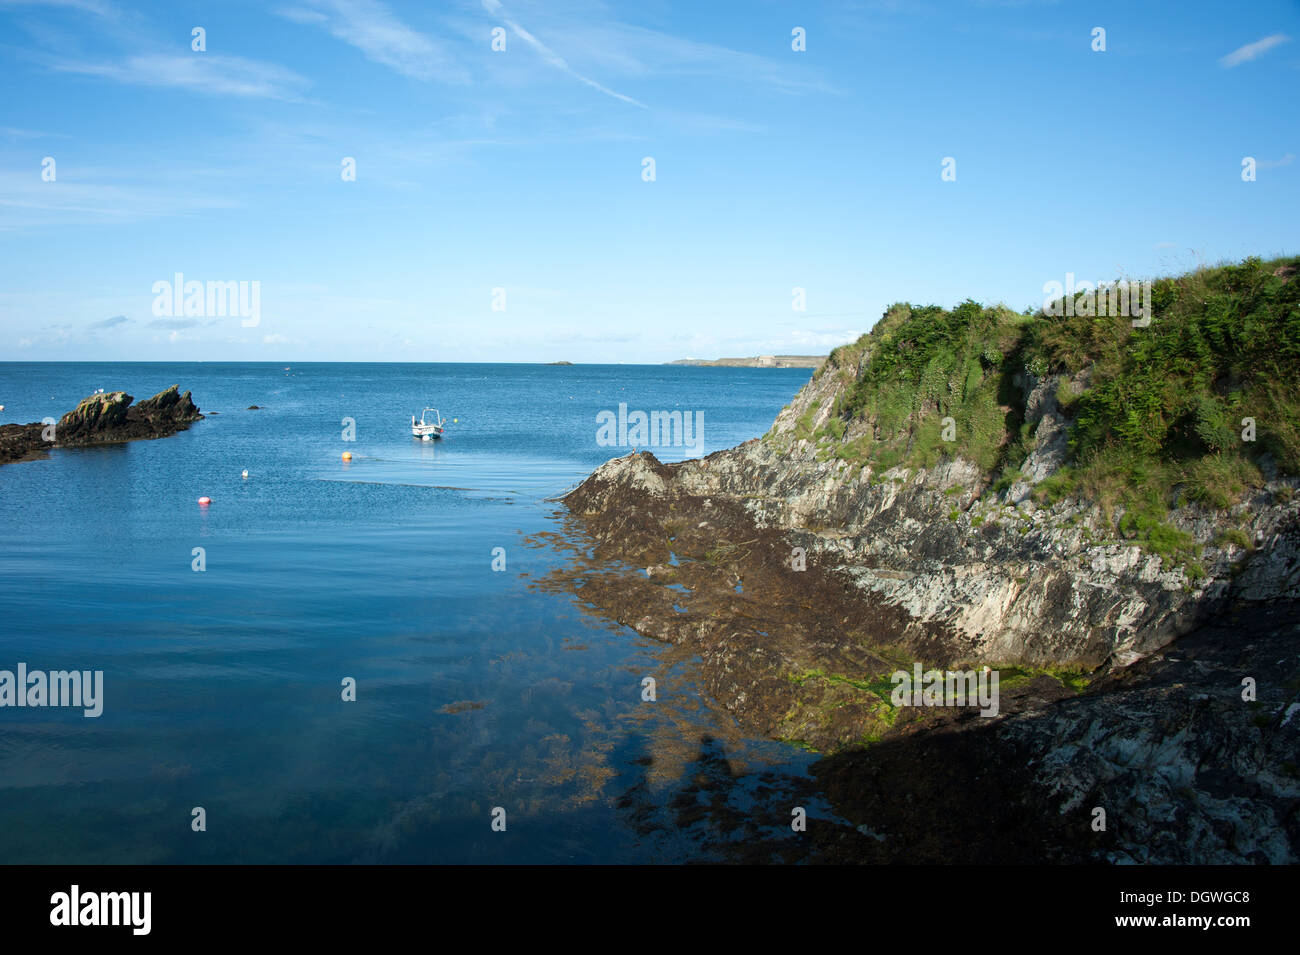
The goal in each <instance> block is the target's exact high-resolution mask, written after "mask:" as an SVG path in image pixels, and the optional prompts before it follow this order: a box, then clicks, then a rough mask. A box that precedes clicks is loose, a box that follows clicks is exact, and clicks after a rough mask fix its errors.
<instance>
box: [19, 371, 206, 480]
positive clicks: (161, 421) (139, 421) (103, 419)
mask: <svg viewBox="0 0 1300 955" xmlns="http://www.w3.org/2000/svg"><path fill="white" fill-rule="evenodd" d="M133 402H135V399H134V398H133V397H132V396H131V395H128V394H127V393H126V392H124V391H112V392H108V393H107V394H105V393H99V394H93V395H89V396H87V397H85V398H83V399H81V401H80V402H79V403H78V404H77V407H76V408H74V409H73V410H72V411H69V412H68V413H67V414H65V415H63V417H62V418H60V419H59V420H58V422H56V423H54V424H51V425H46V424H43V423H41V422H39V421H37V422H33V423H31V424H7V425H0V464H9V463H11V462H14V461H30V460H34V459H37V458H41V457H45V456H46V454H47V453H48V451H49V449H50V448H70V447H77V446H84V445H89V444H114V443H118V442H122V441H139V440H145V439H151V438H163V437H167V436H168V435H171V434H175V433H176V432H177V431H183V430H185V429H186V428H188V427H189V426H190V425H191V424H193V423H194V422H195V421H199V420H200V419H202V418H203V415H202V414H200V413H199V409H198V406H197V405H195V404H194V401H193V399H192V398H191V397H190V393H189V392H188V391H187V392H185V393H184V394H181V393H180V389H179V387H178V386H177V385H172V386H171V387H170V388H166V389H164V390H163V391H160V392H158V394H156V395H154V396H153V397H152V398H146V399H145V400H143V401H141V402H139V403H133Z"/></svg>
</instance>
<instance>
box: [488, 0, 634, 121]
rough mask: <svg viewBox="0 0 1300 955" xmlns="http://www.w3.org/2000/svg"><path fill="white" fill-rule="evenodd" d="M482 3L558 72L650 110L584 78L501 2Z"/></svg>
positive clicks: (494, 0)
mask: <svg viewBox="0 0 1300 955" xmlns="http://www.w3.org/2000/svg"><path fill="white" fill-rule="evenodd" d="M482 2H483V9H484V10H486V11H487V12H488V13H490V14H492V16H494V17H497V18H499V19H500V20H501V22H502V23H504V24H505V25H506V26H508V27H509V28H510V30H511V31H512V32H513V33H514V35H515V36H517V37H519V39H521V40H523V41H524V42H525V43H527V44H528V45H529V46H531V47H532V48H533V49H534V50H535V51H536V52H537V54H538V55H539V56H541V58H542V59H543V60H544V61H545V62H546V63H548V64H550V65H551V66H553V67H555V68H556V69H557V70H561V71H563V72H565V73H567V74H569V76H572V77H573V78H574V79H575V80H577V81H578V82H580V83H585V84H586V85H587V86H590V87H591V88H592V89H594V90H599V91H600V92H602V93H604V94H605V95H606V96H612V97H613V98H614V99H616V100H621V101H622V102H624V103H630V104H631V105H633V106H638V107H640V108H641V109H649V107H648V106H646V104H645V103H642V102H641V101H640V100H635V99H633V98H632V97H630V96H625V95H624V94H622V93H619V92H617V91H616V90H612V89H610V88H609V87H608V86H605V85H603V84H601V83H598V82H596V81H595V80H593V79H591V78H590V77H588V76H583V75H582V74H581V73H579V72H578V71H577V70H575V69H574V68H573V67H571V66H569V64H568V63H567V62H566V61H565V59H564V57H562V56H560V54H558V53H556V52H555V51H554V50H552V49H551V48H550V47H549V46H547V45H546V44H545V43H543V42H542V41H541V40H539V39H537V37H535V36H533V35H532V34H531V33H529V32H528V31H527V30H525V29H524V28H523V27H522V26H520V25H519V24H518V23H516V22H515V21H514V20H512V19H511V18H510V17H509V16H507V15H506V13H505V10H504V9H503V8H502V6H501V2H500V0H482Z"/></svg>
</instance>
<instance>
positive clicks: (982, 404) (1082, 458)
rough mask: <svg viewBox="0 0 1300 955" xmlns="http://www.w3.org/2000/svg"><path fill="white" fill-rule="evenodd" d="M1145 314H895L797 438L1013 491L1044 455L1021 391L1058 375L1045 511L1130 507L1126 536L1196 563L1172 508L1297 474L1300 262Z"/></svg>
mask: <svg viewBox="0 0 1300 955" xmlns="http://www.w3.org/2000/svg"><path fill="white" fill-rule="evenodd" d="M1150 302H1151V307H1152V321H1151V323H1150V325H1149V326H1147V327H1145V328H1134V327H1133V324H1132V318H1131V317H1130V316H1118V317H1097V316H1095V315H1092V314H1079V313H1080V312H1085V311H1088V309H1086V307H1085V306H1086V305H1087V301H1086V300H1085V299H1084V298H1083V297H1082V296H1076V303H1077V305H1076V308H1075V312H1076V314H1074V315H1069V316H1067V315H1064V314H1059V315H1053V314H1048V313H1047V312H1045V311H1044V310H1039V311H1037V312H1032V311H1029V310H1026V311H1025V312H1023V313H1016V312H1013V311H1011V310H1010V309H1007V308H1005V307H1002V306H995V307H986V306H982V305H980V304H978V303H976V302H973V301H969V300H968V301H965V302H963V303H961V304H960V305H958V306H957V307H956V308H953V309H951V310H949V309H943V308H940V307H938V306H935V305H928V306H922V307H917V306H912V305H908V304H897V305H893V306H891V307H890V308H889V309H888V310H887V311H886V312H885V315H884V317H883V318H882V319H881V320H880V321H879V322H878V323H877V324H876V326H875V327H874V328H873V329H872V330H871V331H870V332H869V333H868V334H866V335H864V336H862V337H861V338H860V339H858V341H856V342H854V343H852V344H850V345H845V346H842V347H841V348H838V349H836V350H835V351H833V352H832V353H831V355H830V357H829V358H828V359H827V361H826V363H825V364H824V365H823V366H822V368H821V369H819V371H818V372H817V374H816V375H815V376H814V380H815V381H816V380H818V379H820V378H822V377H823V376H825V375H836V376H839V378H840V379H841V384H842V387H841V388H840V389H839V397H838V399H837V402H836V405H835V407H833V408H832V409H831V418H830V420H829V422H828V423H827V424H826V425H824V426H823V427H822V428H820V429H818V430H817V431H815V432H814V431H813V419H814V415H815V414H816V411H817V410H818V409H817V408H815V407H814V408H813V409H811V410H810V411H809V413H808V414H806V415H805V416H804V417H803V418H802V419H800V421H799V422H797V424H796V427H795V431H796V437H802V438H808V439H811V440H814V441H816V442H817V443H818V445H819V450H820V453H821V455H822V456H823V457H829V456H835V457H839V458H843V459H845V460H848V461H850V462H853V463H855V464H863V465H870V466H871V467H872V469H873V470H875V471H877V472H879V471H883V470H887V469H888V468H891V467H894V466H898V465H903V466H907V467H930V466H933V465H935V464H937V463H938V462H939V461H941V460H943V459H945V458H950V457H954V456H960V457H963V458H965V459H967V460H969V461H972V462H974V463H976V464H977V465H979V467H980V468H981V469H983V471H984V472H985V475H986V477H987V479H988V480H989V481H990V482H991V483H993V486H994V490H995V491H1002V490H1005V489H1006V488H1007V487H1009V486H1010V484H1011V483H1013V482H1014V481H1015V480H1016V478H1017V476H1018V474H1019V469H1020V466H1021V464H1022V463H1023V461H1024V459H1025V457H1026V456H1027V455H1028V454H1029V453H1030V451H1031V450H1032V448H1033V441H1034V437H1033V426H1032V425H1028V424H1026V422H1025V394H1026V388H1025V385H1026V383H1027V382H1033V381H1036V380H1038V379H1041V378H1042V377H1043V376H1045V375H1049V374H1050V375H1061V376H1063V378H1062V381H1061V383H1060V385H1059V387H1058V388H1057V390H1056V398H1057V400H1058V402H1059V404H1060V406H1061V409H1062V411H1064V412H1065V414H1066V415H1067V416H1068V417H1069V418H1070V419H1071V426H1070V436H1069V461H1068V467H1067V468H1066V469H1063V470H1062V471H1061V472H1060V473H1058V475H1056V476H1054V477H1053V478H1052V479H1050V480H1049V481H1047V482H1044V483H1043V484H1042V485H1040V487H1039V489H1038V496H1039V499H1040V501H1043V502H1045V503H1052V502H1054V501H1055V500H1060V499H1061V498H1063V497H1068V496H1076V497H1081V498H1084V499H1086V500H1091V501H1094V502H1096V503H1099V504H1101V505H1102V507H1103V508H1105V509H1106V510H1107V512H1108V513H1110V512H1112V511H1114V509H1116V508H1121V509H1122V510H1123V512H1124V515H1123V518H1122V519H1121V520H1120V521H1119V523H1118V530H1119V532H1120V533H1121V534H1122V535H1123V536H1125V537H1127V538H1129V539H1132V540H1135V541H1137V542H1139V543H1141V544H1142V545H1143V546H1145V547H1147V548H1148V549H1149V550H1151V551H1153V552H1156V553H1160V554H1162V555H1163V556H1166V557H1170V558H1173V559H1176V560H1180V561H1187V560H1191V559H1193V558H1194V556H1195V548H1194V547H1192V545H1191V543H1190V537H1189V536H1188V535H1185V534H1183V533H1182V532H1181V531H1178V530H1176V529H1175V528H1173V527H1171V526H1169V525H1168V524H1167V523H1165V518H1166V517H1167V514H1168V510H1169V508H1170V507H1172V506H1177V505H1180V504H1184V503H1197V504H1201V505H1203V506H1206V507H1209V508H1217V509H1222V508H1226V507H1229V506H1231V505H1232V504H1234V503H1236V502H1237V501H1238V500H1240V498H1241V496H1242V495H1243V494H1244V493H1245V492H1246V491H1247V490H1249V489H1250V488H1254V487H1259V486H1260V485H1262V483H1263V475H1262V472H1261V464H1262V462H1263V461H1264V460H1265V459H1266V458H1267V459H1269V460H1271V461H1272V463H1273V465H1274V466H1275V467H1276V468H1277V470H1278V471H1279V472H1281V473H1284V474H1300V388H1297V382H1300V257H1288V258H1281V259H1274V260H1272V261H1263V260H1261V259H1258V258H1249V259H1246V260H1245V261H1243V262H1240V263H1236V264H1230V265H1221V266H1218V267H1214V268H1203V269H1198V270H1196V271H1194V272H1190V273H1188V274H1185V275H1182V276H1178V277H1174V278H1162V279H1158V280H1155V281H1154V282H1153V283H1152V286H1151V295H1150ZM1052 311H1057V312H1061V313H1063V312H1064V311H1065V310H1064V309H1063V308H1061V309H1053V310H1052ZM854 369H856V374H854V373H853V370H854ZM945 419H951V421H948V422H945ZM1244 419H1245V420H1244ZM1252 422H1253V433H1252ZM945 423H947V424H948V426H949V427H948V429H947V430H948V434H947V435H945V433H944V432H945V427H944V426H945ZM947 437H951V438H952V439H953V440H945V438H947Z"/></svg>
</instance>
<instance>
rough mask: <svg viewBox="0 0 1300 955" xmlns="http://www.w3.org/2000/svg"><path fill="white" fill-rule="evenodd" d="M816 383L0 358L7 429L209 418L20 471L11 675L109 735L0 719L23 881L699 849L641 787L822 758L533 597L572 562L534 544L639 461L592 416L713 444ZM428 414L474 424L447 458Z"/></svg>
mask: <svg viewBox="0 0 1300 955" xmlns="http://www.w3.org/2000/svg"><path fill="white" fill-rule="evenodd" d="M809 374H810V372H809V371H807V370H780V369H732V368H690V367H671V366H628V365H606V366H593V365H580V366H541V365H497V364H482V365H475V364H406V365H401V364H308V365H292V366H290V367H288V368H286V367H285V366H284V365H282V364H279V365H270V364H208V363H196V364H165V365H164V364H116V363H115V364H86V363H77V364H16V363H0V404H3V405H4V406H5V410H4V411H3V412H0V422H4V423H8V422H29V421H39V420H41V419H42V418H45V417H46V416H51V417H55V418H57V417H59V416H60V415H61V414H62V413H64V412H65V411H67V410H69V409H70V408H72V407H74V406H75V405H76V403H77V402H78V401H79V400H80V399H81V398H83V397H85V396H86V395H87V394H90V393H91V392H93V391H95V390H97V389H99V388H103V389H105V390H106V391H113V390H118V389H122V390H125V391H127V392H129V393H130V394H132V395H134V396H135V397H136V398H137V399H141V398H145V397H148V396H150V395H152V394H154V393H156V392H158V391H160V390H161V389H163V388H165V387H167V386H168V385H171V384H173V383H177V384H179V385H180V386H181V389H182V390H186V389H189V390H191V391H192V392H193V395H194V400H195V401H196V403H197V404H198V405H199V406H200V408H201V409H202V410H203V412H204V413H205V414H209V417H208V418H206V419H205V420H203V421H200V422H198V423H196V424H195V425H194V426H193V427H192V428H191V429H190V430H189V431H186V432H183V433H181V434H179V435H176V436H174V437H171V438H166V439H163V440H159V441H141V442H133V443H130V444H123V445H115V446H109V447H99V448H86V449H70V450H58V451H55V452H53V454H52V455H51V457H50V458H48V459H47V460H41V461H33V462H25V463H21V464H10V465H5V466H3V467H0V669H4V670H15V669H16V666H17V664H18V663H19V662H23V663H26V664H27V666H28V668H29V669H43V670H56V669H78V670H102V671H103V673H104V682H105V687H104V704H103V705H104V709H103V715H102V716H100V717H99V718H98V719H87V718H85V717H84V716H83V715H82V712H81V710H77V709H56V708H44V709H31V708H24V709H17V708H12V707H5V708H0V860H2V861H3V862H7V863H18V862H38V863H78V864H81V863H175V862H180V863H185V862H217V863H228V862H254V863H271V862H293V863H304V862H322V863H350V862H401V863H424V862H525V863H530V862H649V861H680V860H684V859H690V858H696V857H698V855H699V853H700V851H701V849H700V846H699V845H698V840H693V839H692V838H690V837H688V836H685V835H683V834H680V833H674V832H673V831H672V827H671V826H669V827H668V828H667V830H665V831H658V832H651V831H647V830H648V828H649V827H647V826H645V825H644V821H645V819H644V815H642V816H641V817H640V818H639V819H637V818H632V815H631V814H630V813H629V811H628V809H627V808H626V807H627V805H628V799H627V794H628V793H629V792H630V791H633V790H635V791H636V793H637V794H638V795H637V799H638V801H639V802H640V804H642V805H644V802H645V800H646V799H649V800H650V801H651V803H658V804H663V803H666V802H667V800H668V799H670V798H671V796H672V794H673V793H674V792H675V791H676V789H677V788H679V787H680V786H681V785H682V783H683V780H684V778H685V777H686V776H687V775H688V774H689V773H690V771H691V769H690V766H691V761H692V760H693V759H695V758H697V757H698V756H699V754H700V750H701V738H702V737H705V736H710V737H713V738H714V739H716V740H717V741H718V743H717V744H716V745H718V746H720V747H721V748H722V750H723V751H724V752H725V755H726V756H727V757H728V758H730V759H731V760H732V763H733V767H734V768H735V769H736V771H737V772H749V773H757V772H758V771H759V770H761V769H763V768H766V767H770V766H781V767H784V768H785V769H788V770H790V771H793V772H800V771H802V769H803V767H805V766H806V764H807V761H808V757H807V756H806V755H805V754H803V753H802V752H801V751H799V750H796V749H794V748H791V747H787V746H783V745H781V744H777V743H772V742H767V741H763V740H755V739H752V738H746V737H745V736H744V735H743V734H741V733H740V732H738V730H737V728H736V727H735V726H734V725H732V724H731V723H730V722H729V721H728V719H727V718H726V716H725V714H722V713H720V712H719V711H718V710H716V709H715V708H714V707H712V706H710V705H708V704H707V701H705V700H704V699H703V698H702V697H701V694H700V693H699V691H698V689H697V687H696V685H695V683H694V680H693V676H692V661H691V660H689V659H686V660H681V659H677V658H676V657H671V658H670V650H669V649H668V648H665V647H662V646H660V645H658V644H655V643H653V642H651V641H648V640H645V639H643V638H641V637H639V636H638V635H637V634H636V633H635V632H633V631H631V630H629V629H626V628H623V627H619V626H617V625H613V624H609V623H606V622H603V621H601V620H599V619H598V618H595V617H593V615H591V614H590V613H589V612H586V611H584V609H583V608H582V607H580V606H578V605H577V604H576V603H575V601H574V600H573V598H571V597H569V596H566V595H562V594H548V593H543V592H539V591H538V590H536V589H533V588H531V587H530V586H529V584H530V582H531V581H532V580H533V579H535V578H537V577H539V576H540V575H542V574H544V573H545V572H546V571H547V570H548V569H550V568H551V567H553V566H555V562H557V561H559V560H561V559H562V556H561V555H560V554H559V553H557V552H556V551H555V550H554V549H552V548H545V547H529V546H525V544H524V541H525V538H528V537H530V536H532V535H535V534H537V533H539V532H545V531H550V532H559V531H560V530H561V524H560V520H559V515H560V509H559V507H558V505H556V504H554V503H551V502H548V500H547V499H548V498H550V497H553V496H554V495H556V494H558V493H560V492H562V491H564V490H565V489H567V488H569V487H570V486H572V485H574V484H575V483H577V482H578V481H579V480H581V479H582V478H583V477H584V476H585V475H586V474H587V473H589V472H590V471H591V470H592V469H593V468H595V467H596V466H597V465H599V464H600V463H601V462H602V461H604V460H606V459H608V458H610V457H615V456H618V455H621V454H624V453H626V452H627V450H629V449H626V448H607V447H600V446H598V444H597V442H596V430H597V425H596V416H597V414H598V413H599V412H601V411H615V412H616V411H617V408H618V404H619V403H620V402H626V403H627V405H628V408H629V410H638V409H639V410H646V411H650V410H666V411H672V410H682V411H691V412H695V411H702V412H703V415H704V451H705V453H708V452H711V451H714V450H717V449H719V448H724V447H729V446H731V445H734V444H737V443H739V442H741V441H744V440H746V439H749V438H753V437H756V436H758V435H760V434H762V433H763V432H764V431H766V430H767V428H768V427H769V426H770V424H771V421H772V419H773V418H774V416H775V415H776V413H777V412H778V411H779V410H780V409H781V407H782V405H784V404H785V403H786V402H788V401H789V400H790V399H791V398H792V397H793V395H794V394H795V392H796V391H797V390H798V389H799V388H800V387H801V386H802V384H803V383H804V382H805V381H807V380H808V377H809ZM253 404H256V405H260V406H262V409H261V410H257V411H250V410H246V409H247V408H248V406H249V405H253ZM426 405H432V406H435V407H437V408H439V409H440V410H441V412H442V414H443V415H444V416H445V417H446V418H448V419H452V418H455V419H457V420H456V421H455V423H450V421H449V425H448V436H447V438H446V440H444V441H442V442H440V443H436V444H435V443H421V442H419V441H417V440H415V439H413V438H412V437H411V436H410V416H411V414H412V413H417V414H418V412H419V411H420V409H422V408H423V407H424V406H426ZM211 412H220V413H219V414H216V415H213V414H211ZM344 418H352V419H354V420H355V423H356V439H355V441H352V442H347V441H344V440H343V437H342V435H343V430H344V425H343V423H342V422H343V419H344ZM656 450H659V451H660V456H661V457H663V458H664V459H666V460H673V459H679V458H680V457H682V456H683V453H684V452H683V450H682V449H656ZM344 451H350V452H352V454H353V460H352V461H351V463H350V464H344V463H343V462H342V461H341V455H342V453H343V452H344ZM245 469H247V471H248V474H249V476H248V478H247V479H244V478H242V477H241V472H242V471H244V470H245ZM201 495H207V496H209V497H210V498H211V499H212V503H211V505H210V506H209V507H207V508H200V507H199V506H198V504H197V503H196V502H197V499H198V498H199V497H200V496H201ZM196 547H201V548H203V549H204V552H205V559H206V567H207V569H206V571H204V572H196V571H195V570H193V569H192V564H193V561H194V559H195V558H194V556H193V552H194V548H196ZM495 548H504V554H505V561H506V569H505V571H503V572H498V571H494V570H493V569H492V562H493V551H494V549H495ZM645 675H653V676H655V677H656V678H657V680H658V697H659V700H658V702H656V703H644V702H642V701H641V696H640V689H641V683H640V681H641V678H642V676H645ZM347 677H351V678H353V679H355V680H356V685H357V693H356V695H357V698H356V701H355V702H344V701H343V700H342V699H341V696H342V687H341V681H343V680H344V678H347ZM196 807H202V808H203V809H204V810H205V813H206V825H207V828H206V831H205V832H195V831H193V829H192V827H191V820H192V818H193V817H192V811H193V809H195V808H196ZM494 807H501V808H503V809H504V810H505V818H506V831H505V832H494V831H493V830H492V828H491V826H490V823H491V819H492V811H493V809H494Z"/></svg>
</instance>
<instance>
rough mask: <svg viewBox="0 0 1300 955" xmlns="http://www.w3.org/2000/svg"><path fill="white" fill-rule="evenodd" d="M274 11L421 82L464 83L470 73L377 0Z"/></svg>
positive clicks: (317, 2) (336, 0)
mask: <svg viewBox="0 0 1300 955" xmlns="http://www.w3.org/2000/svg"><path fill="white" fill-rule="evenodd" d="M307 3H308V4H310V5H309V6H296V7H286V8H282V9H279V10H277V11H276V13H278V14H279V15H280V16H282V17H284V18H285V19H286V20H291V21H293V22H294V23H301V24H304V25H309V26H318V27H321V28H323V29H324V30H326V31H328V32H329V33H330V34H331V35H332V36H334V37H335V38H337V39H339V40H342V41H343V42H344V43H347V44H350V45H351V46H354V47H356V48H357V49H358V50H360V51H361V52H362V53H363V54H365V56H366V58H367V59H370V60H372V61H374V62H375V63H379V64H382V65H383V66H387V67H389V68H390V69H393V70H396V71H397V72H398V73H401V74H402V75H403V76H409V77H411V78H412V79H417V80H425V81H430V80H436V81H441V82H444V83H465V82H468V81H469V73H468V72H467V71H466V70H465V68H464V67H462V66H461V65H460V63H458V62H457V60H456V59H455V57H454V56H453V55H452V54H451V52H450V51H449V50H448V49H447V47H446V46H444V45H443V44H442V43H440V42H439V41H437V40H435V39H434V38H433V37H431V36H428V35H427V34H424V33H421V32H419V31H418V30H415V29H413V28H411V27H409V26H407V25H406V24H405V23H403V22H402V21H401V20H399V19H398V18H397V17H396V16H395V15H394V14H393V12H392V11H391V10H389V9H388V8H387V7H386V6H384V5H383V4H382V3H379V2H378V0H307Z"/></svg>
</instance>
